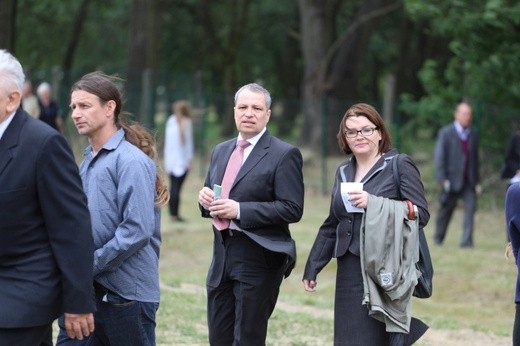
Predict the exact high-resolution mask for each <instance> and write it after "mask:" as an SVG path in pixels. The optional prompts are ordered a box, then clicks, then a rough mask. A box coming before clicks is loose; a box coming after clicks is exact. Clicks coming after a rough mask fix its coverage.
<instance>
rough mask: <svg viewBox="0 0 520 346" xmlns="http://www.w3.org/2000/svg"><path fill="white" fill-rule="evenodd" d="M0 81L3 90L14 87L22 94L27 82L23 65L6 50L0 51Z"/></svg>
mask: <svg viewBox="0 0 520 346" xmlns="http://www.w3.org/2000/svg"><path fill="white" fill-rule="evenodd" d="M0 80H1V81H2V82H1V86H2V87H3V88H5V87H6V86H12V87H15V88H16V89H17V90H18V91H20V92H22V89H23V83H24V81H25V74H24V73H23V68H22V65H21V64H20V62H19V61H18V60H17V59H16V58H15V57H14V56H13V55H12V54H11V53H9V52H8V51H7V50H5V49H0Z"/></svg>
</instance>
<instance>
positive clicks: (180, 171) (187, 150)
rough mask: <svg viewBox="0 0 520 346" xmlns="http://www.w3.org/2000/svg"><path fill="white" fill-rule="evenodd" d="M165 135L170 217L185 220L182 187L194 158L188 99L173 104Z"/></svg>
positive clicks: (178, 220)
mask: <svg viewBox="0 0 520 346" xmlns="http://www.w3.org/2000/svg"><path fill="white" fill-rule="evenodd" d="M172 112H173V113H172V114H171V115H170V116H169V117H168V120H167V121H166V129H165V135H164V168H165V170H166V173H167V174H168V176H169V178H170V202H169V211H170V219H171V220H172V221H174V222H183V221H184V219H183V218H182V217H181V216H180V215H179V204H180V194H181V188H182V185H183V183H184V180H185V179H186V176H187V175H188V172H189V170H190V167H191V163H192V160H193V124H192V121H191V106H190V103H189V102H188V101H186V100H179V101H176V102H174V103H173V104H172Z"/></svg>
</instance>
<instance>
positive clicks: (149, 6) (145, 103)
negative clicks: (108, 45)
mask: <svg viewBox="0 0 520 346" xmlns="http://www.w3.org/2000/svg"><path fill="white" fill-rule="evenodd" d="M161 3H162V2H161V1H160V0H133V1H132V8H131V13H130V40H129V44H128V61H127V75H126V78H127V83H126V94H127V95H126V99H127V104H126V110H127V111H129V112H131V113H132V114H134V116H135V119H136V120H137V121H139V122H141V123H142V124H144V125H145V126H147V127H149V128H151V127H153V126H154V123H153V117H154V113H155V84H156V77H157V76H156V71H157V66H158V55H159V44H158V43H159V37H160V27H161V25H160V24H161V22H160V20H161V17H162V15H161V6H160V5H161Z"/></svg>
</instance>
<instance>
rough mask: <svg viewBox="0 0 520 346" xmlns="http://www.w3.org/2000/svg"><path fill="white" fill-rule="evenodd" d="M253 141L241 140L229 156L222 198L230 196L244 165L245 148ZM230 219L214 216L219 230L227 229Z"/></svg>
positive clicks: (223, 180)
mask: <svg viewBox="0 0 520 346" xmlns="http://www.w3.org/2000/svg"><path fill="white" fill-rule="evenodd" d="M250 144H251V143H249V142H248V141H246V140H243V139H241V140H239V141H238V145H237V147H236V148H235V150H234V151H233V153H232V154H231V157H230V158H229V161H228V164H227V167H226V172H225V173H224V178H222V190H221V193H220V197H221V198H228V197H229V191H230V190H231V186H232V185H233V182H234V181H235V178H236V177H237V174H238V171H239V170H240V167H241V166H242V161H243V160H244V149H245V148H246V147H247V146H249V145H250ZM229 224H230V220H229V219H220V218H213V225H214V226H215V227H216V228H217V229H218V230H219V231H222V230H225V229H227V228H229Z"/></svg>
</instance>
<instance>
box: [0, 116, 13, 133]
mask: <svg viewBox="0 0 520 346" xmlns="http://www.w3.org/2000/svg"><path fill="white" fill-rule="evenodd" d="M15 114H16V112H13V114H11V115H9V116H8V117H7V118H5V119H4V121H2V122H1V123H0V139H2V136H3V135H4V132H5V130H7V127H8V126H9V124H10V123H11V121H12V120H13V118H14V115H15Z"/></svg>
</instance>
